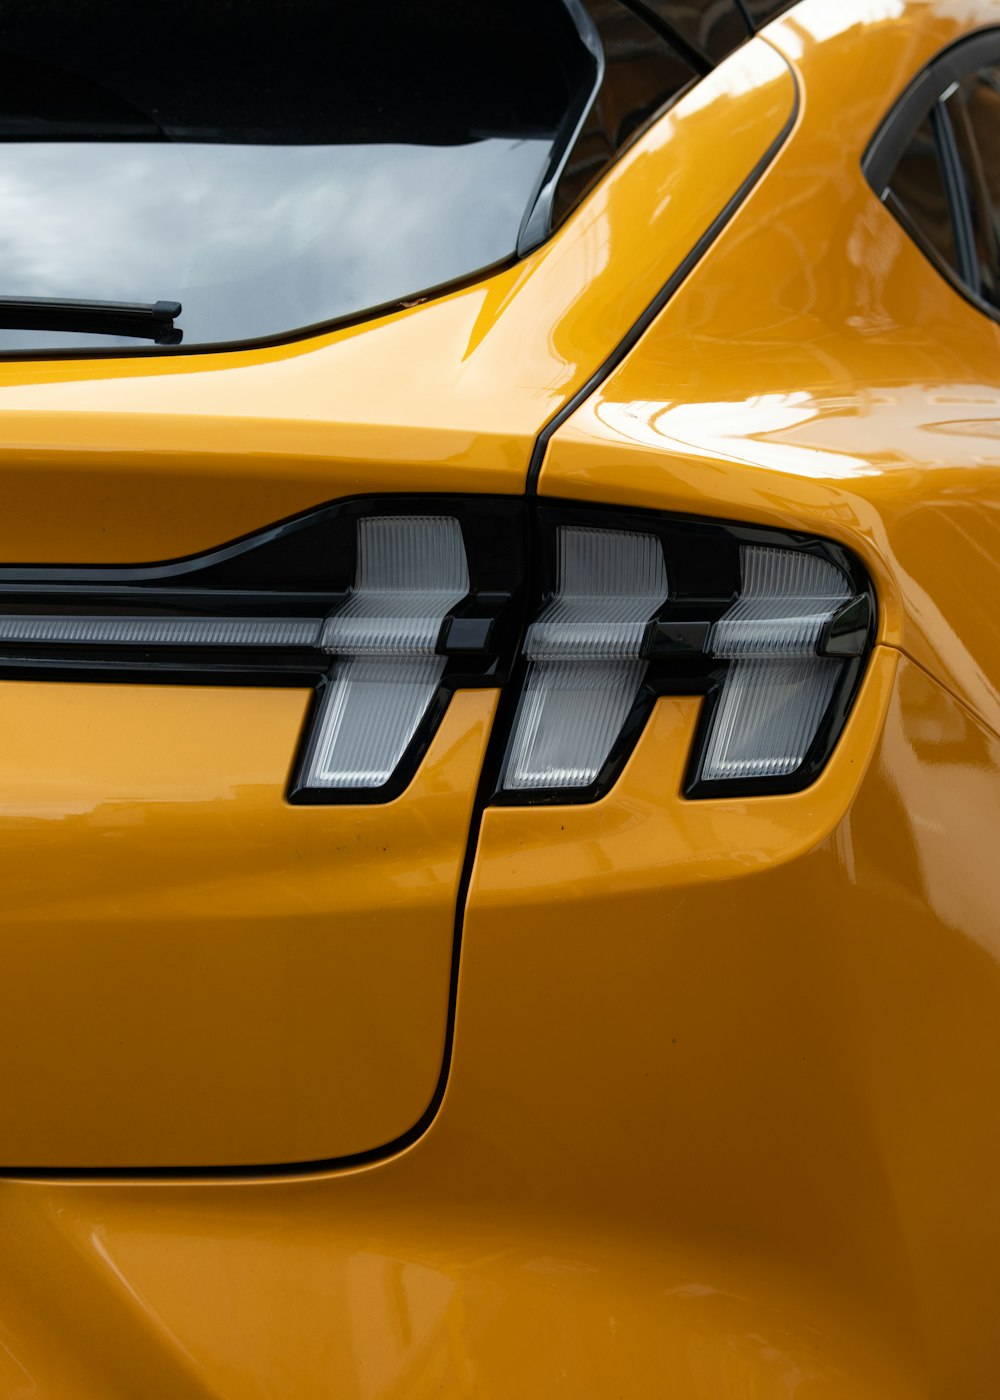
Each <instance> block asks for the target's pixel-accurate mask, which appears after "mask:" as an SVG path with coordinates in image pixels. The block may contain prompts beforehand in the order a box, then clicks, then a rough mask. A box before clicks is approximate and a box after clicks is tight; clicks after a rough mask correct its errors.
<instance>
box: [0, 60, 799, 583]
mask: <svg viewBox="0 0 1000 1400" xmlns="http://www.w3.org/2000/svg"><path fill="white" fill-rule="evenodd" d="M793 103H794V83H793V80H792V76H791V73H790V71H789V69H788V66H787V64H786V63H785V61H784V60H783V59H781V58H779V57H778V55H777V54H776V53H775V52H774V50H773V49H770V48H769V47H768V46H767V45H766V44H765V43H764V42H763V41H760V42H755V43H752V44H750V45H748V46H747V47H746V48H745V49H743V50H742V51H741V52H739V53H737V54H736V55H734V57H733V58H732V59H731V60H730V61H729V62H728V63H726V64H724V65H723V66H722V67H721V68H720V69H718V70H717V71H716V73H715V74H713V75H712V76H711V77H710V78H707V79H706V80H705V81H704V82H703V83H701V84H700V85H699V86H698V88H697V89H696V90H695V91H694V92H692V93H691V94H690V95H689V96H688V97H686V98H684V99H683V100H682V101H681V102H680V103H678V105H677V106H676V107H675V108H674V109H673V110H672V111H671V112H670V113H668V114H667V116H666V117H665V118H664V119H663V121H661V122H658V123H657V124H656V125H655V126H654V127H652V128H651V129H650V131H649V132H648V133H647V134H646V135H645V136H644V137H643V138H642V139H641V140H639V141H638V142H637V143H636V144H635V145H634V146H633V147H632V149H631V150H630V151H629V152H628V154H627V155H626V156H625V157H624V158H623V159H622V160H621V161H620V162H619V163H618V164H617V165H615V166H614V168H613V169H612V170H611V171H610V172H609V174H608V175H607V177H606V178H605V179H604V180H603V181H602V183H601V185H600V186H599V188H598V189H597V190H596V191H595V192H594V194H593V195H592V197H591V198H590V199H588V201H587V202H586V205H585V206H584V208H583V209H581V210H579V211H578V213H577V214H576V215H575V216H574V217H573V218H572V219H570V220H569V221H568V222H567V224H565V225H564V227H563V228H562V229H561V230H560V231H559V233H558V234H557V235H556V236H555V237H554V238H553V239H552V240H551V241H550V242H549V243H547V244H546V245H545V246H544V247H542V248H540V249H538V251H537V252H535V253H534V254H532V255H531V256H530V257H529V258H527V259H525V260H524V261H522V262H520V263H518V264H517V265H516V266H513V267H511V268H510V269H508V270H507V271H504V272H500V273H498V274H497V275H496V276H495V277H492V278H490V279H489V280H488V281H485V282H483V283H480V284H477V285H476V286H473V287H470V288H468V289H467V290H465V291H460V292H456V293H454V294H452V295H450V296H446V297H442V298H440V299H438V300H436V301H433V302H430V303H428V304H426V305H423V306H418V307H415V308H413V309H411V310H408V311H404V312H401V313H398V314H396V315H394V316H391V317H388V318H386V319H383V320H382V321H376V322H373V323H368V324H364V325H360V326H356V327H352V328H349V329H346V330H341V331H338V332H336V333H335V334H332V335H328V336H325V337H323V338H321V339H318V340H313V341H306V342H301V343H296V344H292V345H287V346H283V347H277V348H275V349H272V350H256V351H252V352H246V351H243V352H238V353H231V354H222V355H192V356H186V357H180V358H172V359H158V360H156V361H155V362H154V361H150V360H149V359H141V358H133V359H122V360H75V361H70V360H67V361H62V362H42V361H31V362H21V363H7V364H3V365H0V473H2V475H3V482H4V509H3V511H0V559H2V560H4V561H6V562H9V563H13V562H20V561H34V562H51V563H56V562H71V561H72V562H85V561H87V562H89V561H96V562H104V563H112V562H118V561H145V560H153V559H165V558H171V557H174V556H178V555H183V554H187V553H192V552H194V551H197V550H199V549H205V548H209V547H211V546H213V545H218V544H221V543H222V542H224V541H225V540H227V539H232V538H235V537H236V536H239V535H242V534H245V533H247V532H248V531H250V530H252V529H255V528H257V527H260V526H263V525H267V524H271V523H272V522H273V521H275V520H280V519H283V518H284V517H286V516H288V515H293V514H295V513H296V512H297V511H300V510H304V509H306V508H307V507H309V506H312V505H316V504H318V503H320V502H323V501H328V500H333V499H335V498H337V497H341V496H352V495H358V494H363V493H367V492H374V491H401V490H402V491H408V490H419V491H493V492H511V493H517V492H520V491H521V490H522V488H523V485H524V476H525V470H526V467H527V462H528V458H529V456H530V454H531V449H532V446H533V444H534V441H535V438H536V436H537V434H538V432H539V430H540V429H541V428H542V426H543V425H544V424H545V422H546V421H547V420H548V419H549V418H550V417H551V416H552V415H553V414H554V413H555V412H556V411H557V410H558V409H559V408H561V407H562V406H563V405H564V404H565V403H566V402H567V401H568V400H569V398H570V397H571V396H572V395H573V393H574V392H575V391H576V390H577V389H578V388H579V387H580V386H581V385H582V384H583V383H585V382H586V380H587V379H588V378H589V376H590V375H591V374H592V373H593V372H594V370H595V369H597V367H598V366H599V365H600V364H601V363H602V361H603V360H604V359H605V357H606V356H607V355H608V354H609V352H610V351H611V350H612V349H613V348H614V346H615V345H616V344H617V343H618V341H619V340H620V339H621V337H622V336H623V335H624V334H625V332H626V331H627V330H628V329H629V327H630V326H631V325H632V324H633V322H634V321H635V320H636V318H637V317H638V316H639V315H640V314H641V312H642V311H643V310H644V309H645V307H646V306H647V304H648V303H649V302H650V301H651V300H652V299H653V297H654V296H655V295H656V293H657V292H658V291H659V290H660V288H661V287H662V285H663V284H664V283H665V282H666V281H667V279H668V278H669V277H670V275H671V274H672V273H673V271H674V269H675V268H676V267H677V265H678V264H679V263H680V262H681V261H682V260H683V258H684V257H685V256H686V255H687V253H688V251H689V249H690V247H691V245H692V244H693V243H694V242H695V240H696V239H697V238H698V237H699V236H700V235H701V233H702V232H703V231H704V229H705V228H706V227H707V226H708V225H709V224H710V222H711V221H712V219H713V218H714V217H715V216H716V214H717V213H718V212H719V211H720V210H721V209H722V208H723V206H724V205H725V204H726V203H727V201H728V200H729V199H730V198H731V196H732V195H733V193H734V191H735V190H737V189H738V188H739V186H740V185H741V184H742V182H743V181H744V180H745V179H746V178H747V176H748V175H749V174H750V172H751V171H752V170H753V168H754V166H755V165H756V164H757V162H758V161H759V160H760V159H761V158H762V156H763V155H764V154H765V152H766V151H767V150H768V148H769V146H770V145H771V144H772V142H774V141H775V139H776V138H777V137H778V136H779V134H780V132H781V131H782V129H783V127H784V126H785V124H786V122H787V121H788V119H789V117H790V115H791V112H792V109H793Z"/></svg>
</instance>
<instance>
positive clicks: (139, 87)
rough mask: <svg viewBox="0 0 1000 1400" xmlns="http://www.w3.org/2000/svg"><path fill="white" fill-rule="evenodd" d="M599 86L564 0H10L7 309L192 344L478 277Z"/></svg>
mask: <svg viewBox="0 0 1000 1400" xmlns="http://www.w3.org/2000/svg"><path fill="white" fill-rule="evenodd" d="M617 66H618V60H615V61H614V62H613V63H611V64H609V68H612V69H615V68H617ZM637 68H643V64H642V63H639V64H637ZM643 71H645V70H643ZM595 73H596V64H595V60H594V58H593V56H592V55H591V54H588V52H587V50H586V48H585V47H584V45H583V42H582V40H581V38H580V35H579V33H578V31H577V29H576V27H575V25H574V24H573V22H572V20H571V19H570V17H569V15H568V13H567V11H566V9H565V8H564V6H563V5H562V4H561V0H434V3H433V4H423V5H418V4H414V3H412V0H379V3H369V2H368V0H364V3H362V0H238V3H232V0H141V3H136V0H101V3H99V4H98V3H94V0H91V3H83V0H80V3H75V4H71V3H67V0H58V3H57V0H4V5H3V8H2V11H0V189H2V191H3V199H2V200H0V296H26V297H61V298H88V299H89V298H92V299H106V300H109V301H126V302H143V303H149V302H154V301H157V300H160V299H163V300H169V301H179V302H181V303H182V304H183V313H182V315H181V316H180V318H179V322H178V324H179V325H180V327H181V329H182V331H183V337H184V339H183V344H184V346H188V347H189V346H197V345H199V344H211V343H218V342H225V341H242V340H252V339H258V338H265V339H266V338H270V337H275V336H280V335H283V334H287V333H289V332H293V331H295V330H297V329H299V328H302V327H306V326H311V325H316V324H320V323H324V322H327V321H330V320H333V319H335V318H338V317H343V316H347V315H352V314H357V313H359V312H361V311H363V310H364V309H366V308H370V307H373V306H377V305H382V304H387V303H391V302H394V301H397V300H401V299H403V298H409V297H411V296H413V295H415V294H417V293H419V292H421V291H423V290H426V289H429V288H432V287H435V286H437V285H440V284H442V283H446V282H451V281H454V280H456V279H459V278H462V277H466V276H468V275H470V274H472V273H473V272H476V271H478V270H479V269H482V268H484V267H487V266H489V265H491V264H494V263H496V262H498V261H501V260H504V259H506V258H509V257H510V256H511V255H512V254H513V252H514V250H515V248H516V245H517V238H518V230H519V228H520V225H521V221H522V218H523V217H524V214H525V211H526V209H527V208H529V207H530V205H531V202H532V200H533V198H534V194H535V191H536V189H537V187H538V184H539V181H540V179H541V176H542V174H543V172H544V171H545V170H546V168H547V166H548V164H549V162H550V157H551V153H552V151H553V148H554V147H555V146H557V145H558V142H559V141H560V140H562V139H565V137H564V125H565V120H566V116H567V112H569V111H571V110H572V109H573V106H574V104H576V105H577V106H579V102H580V95H581V93H586V92H589V91H590V90H591V89H592V87H593V82H594V76H595ZM634 86H635V87H636V89H637V90H638V93H639V95H638V99H637V100H638V102H639V106H640V107H642V105H643V102H644V101H645V102H646V103H647V104H648V103H649V102H652V101H654V96H653V94H652V93H651V92H648V91H647V90H646V88H644V87H643V85H642V83H640V82H636V83H635V84H634ZM647 86H648V85H647ZM606 105H607V113H606V119H607V122H608V123H609V130H611V131H612V132H613V135H612V137H611V138H610V139H613V140H619V138H620V135H621V133H620V130H619V128H621V127H622V126H627V125H628V122H629V121H630V120H631V119H632V115H631V109H629V110H628V111H626V110H625V108H624V107H623V108H622V109H621V110H619V108H617V107H615V108H613V109H612V107H611V105H610V103H608V104H606ZM98 346H114V347H119V346H120V347H121V348H129V349H131V348H135V346H134V342H129V341H126V340H122V339H120V338H117V337H108V336H106V335H104V336H94V335H84V334H78V335H72V334H69V333H67V332H65V331H58V332H56V331H46V332H31V331H11V330H4V329H0V350H3V349H8V350H11V349H28V350H39V349H47V348H58V347H65V348H72V349H76V348H90V347H98Z"/></svg>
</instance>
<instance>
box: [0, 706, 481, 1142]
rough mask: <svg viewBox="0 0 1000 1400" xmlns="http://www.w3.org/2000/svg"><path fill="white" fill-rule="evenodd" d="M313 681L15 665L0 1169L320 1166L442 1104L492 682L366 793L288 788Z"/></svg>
mask: <svg viewBox="0 0 1000 1400" xmlns="http://www.w3.org/2000/svg"><path fill="white" fill-rule="evenodd" d="M307 700H308V693H307V692H304V691H301V690H278V689H274V690H270V689H263V690H257V689H250V688H242V689H241V688H221V689H214V688H211V687H207V686H187V687H184V686H159V685H140V686H127V685H80V686H77V685H66V684H62V685H51V684H31V683H24V682H10V681H8V682H4V683H0V774H2V790H0V887H2V889H3V892H4V894H3V928H2V946H3V968H4V975H3V977H0V1061H2V1063H3V1064H5V1065H6V1066H7V1067H8V1068H7V1072H6V1074H5V1075H4V1092H3V1113H2V1114H0V1164H6V1165H9V1164H12V1163H13V1164H15V1165H18V1166H25V1165H31V1166H39V1167H41V1166H70V1167H82V1166H88V1165H89V1166H107V1167H110V1166H178V1165H181V1166H183V1165H188V1164H192V1163H193V1164H197V1165H199V1166H207V1165H210V1164H212V1163H216V1164H224V1165H229V1164H240V1163H251V1162H261V1163H270V1162H281V1161H316V1160H317V1159H320V1158H326V1157H335V1156H342V1155H344V1154H346V1153H353V1152H361V1151H364V1150H366V1149H368V1148H372V1147H379V1146H381V1145H382V1144H383V1143H385V1142H388V1141H391V1140H392V1139H393V1138H396V1137H398V1136H399V1135H400V1134H401V1133H403V1132H405V1131H407V1130H408V1129H409V1128H410V1127H412V1126H413V1124H414V1123H416V1121H417V1120H418V1119H419V1118H420V1116H421V1114H422V1113H423V1112H424V1110H425V1109H426V1108H427V1106H428V1104H429V1103H430V1100H431V1097H432V1095H433V1093H434V1090H435V1087H436V1085H437V1082H438V1077H439V1074H440V1070H441V1063H442V1054H443V1049H444V1038H445V1026H446V1020H447V1009H448V991H449V981H450V970H451V952H452V940H453V935H454V922H455V899H456V894H457V889H458V878H459V873H460V871H461V866H462V861H463V859H464V857H465V847H466V841H467V838H468V829H469V819H470V814H471V809H472V799H473V795H474V793H475V787H476V781H477V777H478V774H479V766H480V762H481V760H482V754H483V749H484V747H485V742H486V736H487V732H488V729H489V723H490V719H491V717H492V713H493V709H494V706H495V703H496V692H494V691H488V690H482V691H465V692H461V693H459V694H457V695H455V696H454V697H453V699H452V702H451V704H450V706H449V708H448V711H447V713H446V715H445V718H444V721H443V723H442V725H441V728H440V730H439V731H438V734H437V736H436V737H435V739H434V741H433V743H432V745H431V747H430V749H429V751H428V753H427V756H426V758H425V760H424V763H423V765H422V767H421V770H420V772H419V774H418V776H417V777H416V778H415V780H414V782H413V783H412V785H411V787H410V789H409V790H408V792H407V793H406V795H405V796H404V797H402V798H399V799H397V800H396V801H395V802H391V803H387V804H383V805H380V806H368V807H357V806H353V807H290V806H288V804H287V803H286V802H285V801H284V788H285V784H286V781H287V776H288V770H289V767H290V765H291V762H292V757H293V755H294V753H295V750H296V747H297V744H298V736H299V730H300V727H301V723H302V718H303V713H304V710H305V706H306V703H307Z"/></svg>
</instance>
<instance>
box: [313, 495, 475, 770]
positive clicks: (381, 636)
mask: <svg viewBox="0 0 1000 1400" xmlns="http://www.w3.org/2000/svg"><path fill="white" fill-rule="evenodd" d="M468 592H469V565H468V560H467V559H466V555H465V544H464V542H463V540H462V527H461V526H460V525H459V523H458V521H457V520H456V519H455V518H454V517H452V516H371V517H369V518H367V519H362V520H360V521H359V522H358V536H357V566H356V575H355V581H354V584H353V587H352V588H351V591H350V593H349V595H348V597H347V601H346V602H345V603H344V604H343V606H342V607H341V608H340V609H339V610H338V611H337V612H336V613H334V615H333V616H332V617H330V618H328V619H327V621H326V622H325V623H324V625H323V631H322V637H321V645H322V647H323V649H324V650H325V651H328V652H331V653H333V654H334V655H336V656H337V657H338V658H340V659H339V660H337V661H336V662H335V663H334V666H333V671H332V673H331V675H330V678H329V680H328V681H327V683H326V685H325V686H324V688H323V692H322V699H321V702H320V707H319V715H318V718H317V721H316V725H315V727H314V730H313V738H312V741H311V743H310V746H309V752H308V755H307V758H306V762H305V766H304V769H303V774H302V783H303V786H305V787H309V788H324V787H327V788H375V787H381V786H382V784H383V783H386V782H388V780H389V779H390V778H391V776H392V774H393V772H394V771H395V769H396V766H397V764H398V763H399V761H400V759H401V758H402V756H403V754H404V752H405V751H406V749H407V747H408V745H409V744H410V742H411V741H412V739H413V736H414V734H415V733H416V731H417V727H418V725H419V724H420V721H421V720H422V719H423V718H424V716H425V715H426V713H427V711H428V709H429V708H430V706H431V704H432V702H433V700H434V697H435V695H436V694H437V692H438V687H439V686H440V684H441V678H442V676H443V675H444V669H445V665H446V664H447V662H446V658H445V657H444V656H439V655H438V654H437V643H438V637H439V635H440V632H441V625H442V623H443V622H444V620H445V618H446V617H447V616H448V614H449V612H450V611H451V609H452V608H453V607H454V606H455V605H456V603H460V602H461V601H462V599H463V598H465V596H466V595H467V594H468Z"/></svg>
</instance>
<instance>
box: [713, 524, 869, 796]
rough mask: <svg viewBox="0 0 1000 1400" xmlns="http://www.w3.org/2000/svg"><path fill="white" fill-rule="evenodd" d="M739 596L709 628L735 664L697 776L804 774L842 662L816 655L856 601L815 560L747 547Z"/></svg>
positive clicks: (841, 578) (830, 568) (717, 650)
mask: <svg viewBox="0 0 1000 1400" xmlns="http://www.w3.org/2000/svg"><path fill="white" fill-rule="evenodd" d="M740 561H741V567H742V575H743V581H742V588H741V590H740V596H739V597H738V598H737V600H736V602H735V603H734V604H733V606H732V607H731V608H729V610H728V611H727V612H725V613H723V615H722V617H721V618H720V619H719V621H718V622H717V623H716V624H715V626H714V627H713V628H712V634H711V640H710V648H711V652H712V655H713V656H718V657H723V658H725V659H727V660H728V661H729V663H730V664H729V667H728V670H727V672H726V677H725V680H724V681H723V683H722V694H721V695H720V697H719V701H718V705H717V706H716V709H715V713H714V715H713V718H712V726H711V729H710V730H709V734H708V741H707V744H706V746H705V757H704V761H703V763H702V769H701V776H702V778H703V779H704V780H705V781H709V782H711V781H717V780H719V779H725V778H774V777H783V776H785V775H786V774H788V773H793V772H794V771H795V769H796V768H798V767H799V766H800V764H801V763H802V760H803V759H804V758H805V756H806V754H807V753H808V751H809V747H810V745H811V744H812V742H813V740H814V739H815V737H816V733H817V731H818V729H819V727H820V724H821V723H822V720H823V716H824V715H825V714H826V712H827V709H828V707H829V704H830V700H831V698H832V696H833V692H834V688H835V687H836V684H837V680H838V677H839V675H840V672H841V669H842V663H841V662H840V661H837V660H834V659H833V658H831V657H824V656H820V655H819V654H818V651H819V646H820V643H821V641H822V637H823V630H824V628H825V627H826V626H827V625H828V624H829V623H830V621H831V620H832V618H833V617H834V616H835V615H836V614H837V612H838V611H839V610H840V608H841V607H842V606H843V605H844V603H845V602H846V601H847V600H848V599H849V598H850V597H851V588H850V585H849V584H848V581H847V578H846V576H845V575H844V574H843V573H842V572H841V571H840V569H838V568H836V567H835V565H833V564H831V563H829V562H828V561H827V560H826V559H819V558H817V557H816V556H815V555H813V554H796V553H794V552H793V551H791V550H788V549H767V548H761V547H760V546H759V545H744V546H743V548H742V549H741V550H740Z"/></svg>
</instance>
